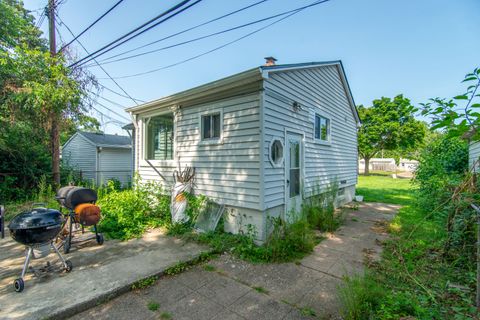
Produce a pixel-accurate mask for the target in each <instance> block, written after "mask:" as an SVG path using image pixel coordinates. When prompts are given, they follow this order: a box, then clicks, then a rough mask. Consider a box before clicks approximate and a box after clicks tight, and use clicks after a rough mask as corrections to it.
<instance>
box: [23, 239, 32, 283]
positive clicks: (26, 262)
mask: <svg viewBox="0 0 480 320" xmlns="http://www.w3.org/2000/svg"><path fill="white" fill-rule="evenodd" d="M26 251H27V254H26V257H25V264H24V265H23V270H22V275H21V276H20V277H21V278H22V279H23V277H25V274H26V273H27V270H28V265H29V263H30V257H31V256H32V254H33V249H32V247H28V249H27V250H26Z"/></svg>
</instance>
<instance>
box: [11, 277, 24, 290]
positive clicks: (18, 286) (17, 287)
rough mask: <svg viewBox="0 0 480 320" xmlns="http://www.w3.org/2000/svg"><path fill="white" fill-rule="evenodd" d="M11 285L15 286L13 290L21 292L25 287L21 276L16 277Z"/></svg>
mask: <svg viewBox="0 0 480 320" xmlns="http://www.w3.org/2000/svg"><path fill="white" fill-rule="evenodd" d="M13 286H14V287H15V291H17V292H22V291H23V289H24V288H25V283H24V282H23V279H22V278H18V279H15V281H14V282H13Z"/></svg>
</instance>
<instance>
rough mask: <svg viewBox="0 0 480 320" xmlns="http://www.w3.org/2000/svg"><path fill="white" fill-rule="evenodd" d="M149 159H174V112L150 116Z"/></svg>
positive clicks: (148, 124)
mask: <svg viewBox="0 0 480 320" xmlns="http://www.w3.org/2000/svg"><path fill="white" fill-rule="evenodd" d="M146 129H147V130H146V134H147V139H146V147H147V152H146V156H147V159H148V160H172V159H173V114H166V115H161V116H156V117H152V118H150V120H149V121H148V122H147V128H146Z"/></svg>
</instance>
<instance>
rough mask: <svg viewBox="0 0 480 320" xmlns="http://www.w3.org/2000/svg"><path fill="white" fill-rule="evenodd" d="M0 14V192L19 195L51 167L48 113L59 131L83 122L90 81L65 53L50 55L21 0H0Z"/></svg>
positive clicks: (90, 85) (49, 119)
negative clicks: (55, 119)
mask: <svg viewBox="0 0 480 320" xmlns="http://www.w3.org/2000/svg"><path fill="white" fill-rule="evenodd" d="M0 20H1V23H0V189H1V190H0V193H1V195H2V196H5V197H7V196H6V193H5V192H2V191H3V190H11V191H12V192H10V193H11V194H12V195H17V196H22V195H23V194H24V192H23V191H24V190H29V189H30V190H31V188H32V187H33V186H35V185H36V183H37V182H38V179H39V177H40V176H41V175H44V174H48V173H49V171H51V169H52V161H51V158H50V159H49V157H48V156H49V155H50V156H52V154H53V152H52V151H53V148H52V134H51V132H52V130H51V127H52V123H51V121H52V120H51V119H52V117H51V115H52V113H55V114H57V115H58V116H59V117H58V119H59V123H60V135H61V134H62V133H63V132H65V131H69V130H71V128H72V125H74V126H76V127H78V126H79V123H81V122H82V121H84V122H85V121H86V118H85V115H84V113H85V111H87V109H88V103H89V100H88V97H87V94H86V93H87V91H88V90H89V89H90V88H91V87H92V86H94V85H95V82H94V81H93V78H91V77H90V76H89V75H88V74H86V73H85V72H84V71H83V70H81V69H73V70H72V69H69V68H67V67H66V66H67V61H66V59H67V57H65V56H64V55H57V56H56V57H51V56H50V54H49V52H48V48H47V46H46V41H45V39H42V38H41V35H42V33H41V32H40V30H38V28H36V27H35V25H34V23H33V21H34V19H33V17H32V16H31V15H30V14H29V13H28V11H26V10H25V9H24V8H23V4H22V2H20V1H16V0H2V1H0ZM90 122H92V121H90ZM85 124H86V125H89V124H88V121H87V122H85ZM2 200H3V199H0V201H2Z"/></svg>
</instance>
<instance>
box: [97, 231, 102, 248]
mask: <svg viewBox="0 0 480 320" xmlns="http://www.w3.org/2000/svg"><path fill="white" fill-rule="evenodd" d="M96 238H97V243H98V244H99V245H102V244H103V234H101V233H99V234H97V237H96Z"/></svg>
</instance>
